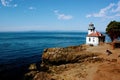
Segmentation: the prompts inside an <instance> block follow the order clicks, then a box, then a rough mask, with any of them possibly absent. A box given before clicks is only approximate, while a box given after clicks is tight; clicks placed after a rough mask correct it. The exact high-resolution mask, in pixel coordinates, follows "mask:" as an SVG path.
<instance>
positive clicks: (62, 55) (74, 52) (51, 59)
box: [42, 46, 96, 65]
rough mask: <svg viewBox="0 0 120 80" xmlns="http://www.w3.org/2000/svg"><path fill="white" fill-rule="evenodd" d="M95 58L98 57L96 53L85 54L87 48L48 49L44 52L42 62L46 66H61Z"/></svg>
mask: <svg viewBox="0 0 120 80" xmlns="http://www.w3.org/2000/svg"><path fill="white" fill-rule="evenodd" d="M83 50H84V51H83ZM94 56H96V55H95V54H94V53H90V52H89V53H88V52H85V46H84V47H83V46H71V47H66V48H48V49H45V50H44V53H43V55H42V62H43V63H44V64H52V65H61V64H66V63H75V62H81V61H82V62H83V60H84V59H85V58H88V57H94Z"/></svg>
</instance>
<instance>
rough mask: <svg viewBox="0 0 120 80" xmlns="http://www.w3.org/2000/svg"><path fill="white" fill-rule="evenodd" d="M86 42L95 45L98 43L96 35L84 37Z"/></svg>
mask: <svg viewBox="0 0 120 80" xmlns="http://www.w3.org/2000/svg"><path fill="white" fill-rule="evenodd" d="M86 44H93V45H95V46H97V45H98V44H99V38H98V37H86Z"/></svg>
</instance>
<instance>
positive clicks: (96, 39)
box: [86, 23, 105, 46]
mask: <svg viewBox="0 0 120 80" xmlns="http://www.w3.org/2000/svg"><path fill="white" fill-rule="evenodd" d="M104 41H105V36H104V35H103V34H101V33H100V32H97V31H95V27H94V24H92V23H91V24H89V28H88V35H87V37H86V44H88V45H94V46H97V45H99V44H100V43H103V42H104Z"/></svg>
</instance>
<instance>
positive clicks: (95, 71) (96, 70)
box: [25, 43, 120, 80]
mask: <svg viewBox="0 0 120 80" xmlns="http://www.w3.org/2000/svg"><path fill="white" fill-rule="evenodd" d="M107 49H109V51H111V53H112V54H110V55H108V54H107V52H106V50H107ZM29 69H30V72H28V73H26V74H25V79H26V80H28V79H33V80H119V79H120V76H119V75H120V49H119V48H116V49H114V50H113V49H112V47H111V45H110V44H107V43H105V44H102V45H99V46H88V45H79V46H71V47H66V48H48V49H45V50H44V53H43V55H42V64H40V65H39V64H37V65H36V64H31V65H30V67H29Z"/></svg>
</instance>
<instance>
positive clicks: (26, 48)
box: [0, 32, 108, 80]
mask: <svg viewBox="0 0 120 80" xmlns="http://www.w3.org/2000/svg"><path fill="white" fill-rule="evenodd" d="M86 35H87V32H0V78H3V79H4V77H6V76H8V75H9V74H12V73H13V75H12V76H14V72H15V73H16V70H18V75H19V69H21V68H22V69H21V70H24V68H23V67H24V66H25V65H29V64H31V63H36V62H40V61H41V55H42V53H43V50H44V49H45V48H52V47H67V46H74V45H81V44H84V43H85V41H86V40H85V39H86ZM107 40H108V39H107ZM1 74H2V75H1ZM10 76H11V75H10ZM12 76H11V77H12ZM6 79H7V78H6ZM11 79H12V78H11ZM8 80H9V79H8Z"/></svg>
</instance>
